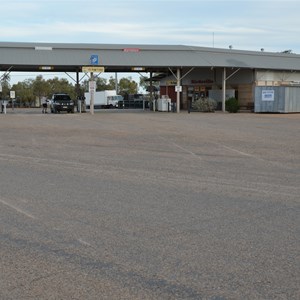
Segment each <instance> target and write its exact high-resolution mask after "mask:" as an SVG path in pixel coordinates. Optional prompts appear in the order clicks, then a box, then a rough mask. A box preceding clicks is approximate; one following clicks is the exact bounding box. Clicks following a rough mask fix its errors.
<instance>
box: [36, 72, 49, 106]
mask: <svg viewBox="0 0 300 300" xmlns="http://www.w3.org/2000/svg"><path fill="white" fill-rule="evenodd" d="M32 90H33V94H34V95H35V96H36V97H38V100H39V106H40V105H41V100H42V97H47V96H48V94H49V92H50V84H49V83H48V82H47V81H46V80H44V79H43V76H41V75H40V76H37V77H36V79H35V80H34V81H33V83H32Z"/></svg>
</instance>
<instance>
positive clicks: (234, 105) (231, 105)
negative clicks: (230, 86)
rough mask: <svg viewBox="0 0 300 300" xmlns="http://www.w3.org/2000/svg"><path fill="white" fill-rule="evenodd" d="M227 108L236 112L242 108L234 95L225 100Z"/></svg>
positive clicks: (231, 111)
mask: <svg viewBox="0 0 300 300" xmlns="http://www.w3.org/2000/svg"><path fill="white" fill-rule="evenodd" d="M225 109H226V111H228V112H230V113H236V112H238V111H239V109H240V106H239V101H238V100H237V99H236V98H234V97H232V98H229V99H228V100H226V102H225Z"/></svg>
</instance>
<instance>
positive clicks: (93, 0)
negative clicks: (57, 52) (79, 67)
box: [0, 0, 300, 54]
mask: <svg viewBox="0 0 300 300" xmlns="http://www.w3.org/2000/svg"><path fill="white" fill-rule="evenodd" d="M0 4H1V5H0V8H1V18H0V41H13V42H59V43H60V42H62V43H112V44H171V45H178V44H182V45H194V46H204V47H213V46H214V47H216V48H228V46H229V45H232V46H233V48H234V49H242V50H258V51H259V50H260V49H261V48H264V49H265V51H271V52H280V51H283V50H287V49H291V50H292V51H293V52H294V53H298V54H300V38H299V37H300V17H299V11H300V1H299V0H294V1H289V0H287V1H279V0H269V1H268V0H267V1H264V0H262V1H257V0H236V1H225V0H223V1H222V0H220V1H214V0H208V1H202V0H184V1H183V0H181V1H179V0H178V1H176V0H129V1H128V0H127V1H126V0H109V1H107V0H7V1H6V0H1V3H0Z"/></svg>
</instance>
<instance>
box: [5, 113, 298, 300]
mask: <svg viewBox="0 0 300 300" xmlns="http://www.w3.org/2000/svg"><path fill="white" fill-rule="evenodd" d="M299 195H300V115H299V114H292V115H275V114H274V115H273V114H247V113H245V114H242V113H241V114H227V113H224V114H223V113H191V114H188V113H186V112H182V113H180V114H175V113H153V112H141V111H139V112H132V111H118V110H112V111H102V112H97V113H95V114H94V115H93V116H92V115H90V114H57V115H53V114H46V115H43V114H41V111H40V110H20V109H19V110H18V109H15V111H14V112H13V113H12V112H11V111H8V113H7V114H6V115H3V114H2V115H1V114H0V268H1V269H0V299H4V300H6V299H7V300H8V299H210V300H224V299H300V291H299V286H300V276H299V270H300V265H299V250H300V243H299V237H300V234H299V223H300V218H299V202H300V196H299Z"/></svg>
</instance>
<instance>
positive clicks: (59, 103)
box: [50, 94, 74, 114]
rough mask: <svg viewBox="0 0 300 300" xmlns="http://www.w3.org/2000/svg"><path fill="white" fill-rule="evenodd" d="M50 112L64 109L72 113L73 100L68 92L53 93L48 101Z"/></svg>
mask: <svg viewBox="0 0 300 300" xmlns="http://www.w3.org/2000/svg"><path fill="white" fill-rule="evenodd" d="M50 108H51V112H52V113H55V114H56V113H57V112H61V111H66V112H68V113H74V101H73V100H72V99H71V97H70V96H69V95H68V94H53V95H52V98H51V102H50Z"/></svg>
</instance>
